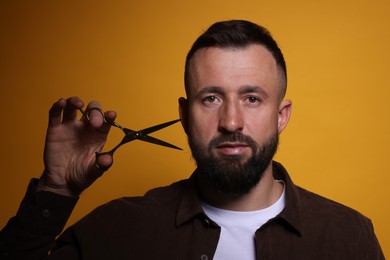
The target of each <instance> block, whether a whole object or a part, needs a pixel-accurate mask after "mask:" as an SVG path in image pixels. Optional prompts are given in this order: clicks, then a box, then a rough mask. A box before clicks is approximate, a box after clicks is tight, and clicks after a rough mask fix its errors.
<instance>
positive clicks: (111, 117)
mask: <svg viewBox="0 0 390 260" xmlns="http://www.w3.org/2000/svg"><path fill="white" fill-rule="evenodd" d="M104 118H105V119H106V121H107V122H114V121H115V118H116V112H115V111H107V112H105V113H104ZM110 128H111V124H110V123H107V124H103V125H102V126H101V127H100V128H99V129H98V130H99V132H100V133H104V134H107V133H108V132H109V131H110Z"/></svg>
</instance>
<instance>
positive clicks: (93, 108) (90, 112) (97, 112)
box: [86, 101, 105, 128]
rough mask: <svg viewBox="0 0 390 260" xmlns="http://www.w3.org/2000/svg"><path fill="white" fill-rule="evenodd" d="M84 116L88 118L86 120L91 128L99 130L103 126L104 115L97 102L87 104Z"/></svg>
mask: <svg viewBox="0 0 390 260" xmlns="http://www.w3.org/2000/svg"><path fill="white" fill-rule="evenodd" d="M86 116H87V117H88V119H87V120H88V121H89V123H90V124H91V126H92V127H94V128H99V127H101V126H102V125H104V121H105V115H104V112H103V110H102V106H101V105H100V103H99V102H97V101H91V102H89V104H88V106H87V108H86Z"/></svg>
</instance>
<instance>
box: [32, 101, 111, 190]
mask: <svg viewBox="0 0 390 260" xmlns="http://www.w3.org/2000/svg"><path fill="white" fill-rule="evenodd" d="M83 106H84V103H83V101H82V100H81V99H79V98H78V97H71V98H69V99H67V100H65V99H60V100H58V101H57V102H56V103H54V104H53V106H52V107H51V109H50V112H49V125H48V129H47V134H46V142H45V150H44V163H45V170H44V173H43V175H42V177H41V179H40V181H39V185H38V189H40V190H48V191H52V192H55V193H58V194H62V195H67V196H78V195H79V194H80V193H81V192H82V191H83V190H84V189H86V188H87V187H88V186H90V185H91V184H92V183H93V182H94V181H95V180H96V179H97V178H99V177H100V176H101V175H102V174H103V172H104V169H108V167H109V166H110V165H111V164H112V157H111V156H110V155H108V154H107V155H104V156H100V157H99V159H98V161H96V157H95V152H98V151H101V149H102V148H103V145H104V144H105V142H106V139H107V135H108V132H109V130H110V125H109V124H107V123H105V122H104V118H103V114H102V113H101V112H100V111H99V110H98V109H93V108H99V109H100V108H101V107H100V104H99V103H98V102H96V101H92V102H90V103H89V104H88V106H87V108H86V111H87V112H88V113H89V114H88V115H89V120H88V119H87V118H86V116H82V117H81V119H80V120H79V119H78V110H79V109H81V108H83ZM104 117H105V119H106V120H108V121H114V120H115V117H116V113H115V112H112V111H110V112H106V113H104Z"/></svg>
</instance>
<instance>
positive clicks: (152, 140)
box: [138, 135, 183, 150]
mask: <svg viewBox="0 0 390 260" xmlns="http://www.w3.org/2000/svg"><path fill="white" fill-rule="evenodd" d="M138 140H141V141H145V142H149V143H153V144H158V145H162V146H165V147H169V148H173V149H177V150H183V149H181V148H180V147H177V146H175V145H173V144H170V143H167V142H165V141H163V140H160V139H157V138H154V137H152V136H149V135H145V136H142V137H140V138H138Z"/></svg>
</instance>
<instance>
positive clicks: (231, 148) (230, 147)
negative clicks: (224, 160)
mask: <svg viewBox="0 0 390 260" xmlns="http://www.w3.org/2000/svg"><path fill="white" fill-rule="evenodd" d="M248 148H250V147H249V145H248V144H246V143H236V142H225V143H221V144H218V145H217V146H216V149H217V151H218V152H220V153H222V154H224V155H241V154H243V153H244V152H245V151H246V150H247V149H248Z"/></svg>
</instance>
